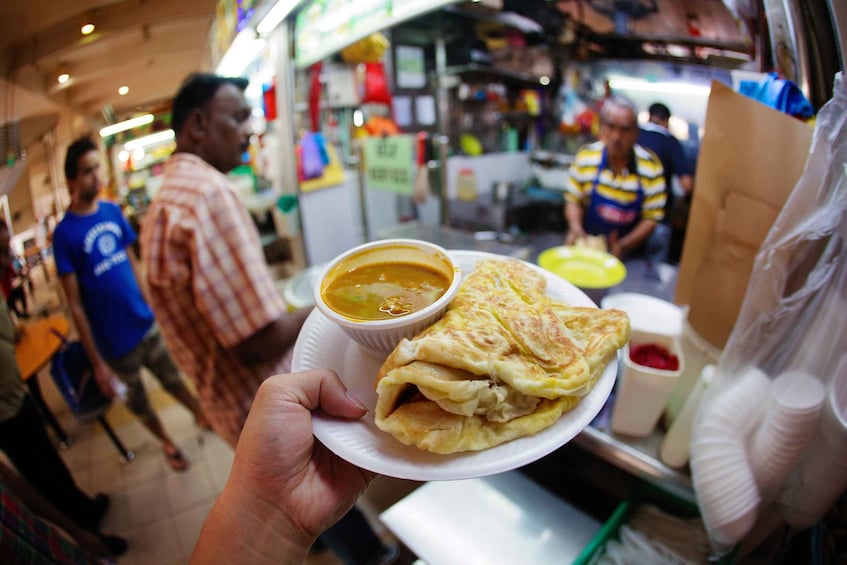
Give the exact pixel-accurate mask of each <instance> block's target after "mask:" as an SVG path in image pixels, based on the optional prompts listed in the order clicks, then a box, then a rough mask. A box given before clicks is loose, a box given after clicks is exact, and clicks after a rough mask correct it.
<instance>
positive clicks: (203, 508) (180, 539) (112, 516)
mask: <svg viewBox="0 0 847 565" xmlns="http://www.w3.org/2000/svg"><path fill="white" fill-rule="evenodd" d="M40 377H41V384H42V391H43V392H44V396H45V400H46V401H47V402H48V404H49V405H50V406H51V408H53V410H54V414H55V415H56V417H57V418H58V420H59V422H60V423H61V425H62V427H63V428H64V429H65V431H66V432H67V433H68V434H69V435H70V436H71V438H72V444H71V445H70V447H68V448H67V449H61V450H60V453H61V455H62V457H63V458H64V459H65V462H66V463H67V465H68V468H69V469H70V470H71V472H72V473H73V475H74V478H75V479H76V481H77V484H78V485H79V486H80V488H82V489H83V490H84V491H86V492H88V493H89V494H92V495H93V494H94V493H98V492H104V493H107V494H109V495H110V496H111V498H112V505H111V508H110V510H109V512H108V514H107V515H106V517H105V519H104V521H103V525H102V530H103V531H104V532H108V533H112V534H116V535H120V536H122V537H125V538H126V539H127V541H128V542H129V552H128V553H127V554H126V555H125V556H124V557H123V558H121V559H120V562H121V563H137V564H152V563H162V564H168V563H185V562H187V560H188V557H189V556H190V555H191V551H192V549H193V547H194V544H195V542H196V541H197V536H198V534H199V533H200V529H201V527H202V525H203V522H204V521H205V519H206V515H207V514H208V512H209V509H210V508H211V506H212V503H213V502H214V501H215V498H216V497H217V495H218V493H219V492H220V491H221V489H222V488H223V486H224V483H225V482H226V479H227V477H228V475H229V470H230V467H231V466H232V459H233V451H232V449H231V448H230V447H229V446H227V445H226V444H225V443H224V442H223V441H222V440H220V439H219V438H218V437H217V436H216V435H215V434H213V433H210V432H201V431H200V430H199V429H198V428H197V427H196V426H195V424H194V422H193V418H192V416H191V413H190V412H188V410H186V409H185V408H183V407H182V406H181V405H179V404H176V403H175V402H173V401H172V400H171V399H170V398H169V397H168V396H167V394H166V393H165V392H163V391H162V390H161V388H159V387H158V383H156V382H155V381H154V380H153V379H152V378H150V379H147V378H146V376H145V380H146V381H148V384H149V385H150V386H148V391H150V392H151V399H152V400H153V402H154V406H157V408H158V413H159V417H160V418H161V420H162V423H163V425H164V426H165V429H166V430H167V431H168V433H169V434H170V435H171V437H173V438H174V441H175V442H176V443H177V444H178V445H179V446H180V448H181V449H182V451H183V453H184V454H185V456H186V458H187V459H188V460H189V462H190V467H189V469H188V470H187V471H186V472H183V473H177V472H174V471H173V470H171V469H170V468H169V467H168V465H167V463H166V461H165V458H164V456H163V454H162V450H161V447H160V444H159V442H158V440H157V439H156V438H155V437H154V436H153V435H152V434H150V433H149V432H148V431H147V430H146V429H145V428H144V427H142V426H141V424H140V423H138V422H137V421H136V420H135V419H133V417H132V416H131V415H130V414H129V413H128V412H127V410H126V408H124V407H123V406H122V405H119V404H116V405H113V406H112V408H111V409H110V413H109V414H108V416H107V419H108V420H109V421H110V423H112V426H113V428H114V429H115V432H116V434H117V435H118V437H119V438H120V439H121V441H122V442H123V443H124V445H125V446H126V447H127V448H128V449H130V450H131V451H133V452H134V453H135V459H134V460H133V461H131V462H128V463H122V462H121V461H120V455H119V453H118V450H117V449H116V448H115V446H114V445H113V444H112V443H111V441H110V440H109V438H108V436H107V435H106V433H105V432H104V431H103V430H102V428H101V427H100V425H99V424H97V423H93V424H79V423H78V422H76V421H75V418H74V416H73V415H72V414H71V413H70V411H69V410H68V409H67V408H66V407H64V406H62V399H61V398H60V397H59V395H58V392H57V391H56V389H55V387H54V386H53V383H52V382H51V381H49V379H48V375H46V374H42V375H40Z"/></svg>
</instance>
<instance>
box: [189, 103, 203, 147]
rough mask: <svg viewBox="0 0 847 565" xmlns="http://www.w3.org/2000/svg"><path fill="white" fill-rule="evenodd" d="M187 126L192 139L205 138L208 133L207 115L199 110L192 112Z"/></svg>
mask: <svg viewBox="0 0 847 565" xmlns="http://www.w3.org/2000/svg"><path fill="white" fill-rule="evenodd" d="M185 125H186V127H187V129H188V133H189V134H190V135H191V137H192V138H194V139H198V138H200V137H203V136H204V135H205V133H206V113H205V112H204V111H202V110H201V109H199V108H195V109H193V110H191V111H190V112H189V113H188V119H186V120H185Z"/></svg>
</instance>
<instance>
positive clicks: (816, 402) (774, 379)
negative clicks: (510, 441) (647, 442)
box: [691, 73, 847, 552]
mask: <svg viewBox="0 0 847 565" xmlns="http://www.w3.org/2000/svg"><path fill="white" fill-rule="evenodd" d="M845 336H847V85H845V82H844V77H843V76H842V74H841V73H839V74H838V75H837V76H836V80H835V86H834V93H833V98H832V100H830V101H829V102H828V103H827V104H826V105H825V106H824V107H823V108H822V109H821V111H820V112H819V114H818V117H817V124H816V127H815V132H814V138H813V141H812V146H811V149H810V154H809V158H808V160H807V162H806V167H805V169H804V171H803V174H802V176H801V177H800V179H799V181H798V182H797V185H796V186H795V187H794V190H793V191H792V193H791V196H790V197H789V198H788V200H787V202H786V203H785V206H784V207H783V209H782V211H781V212H780V215H779V217H778V218H777V220H776V222H775V223H774V225H773V227H772V228H771V230H770V232H769V233H768V236H767V237H766V238H765V241H764V242H763V244H762V246H761V247H760V249H759V252H758V254H757V256H756V261H755V265H754V268H753V272H752V274H751V277H750V282H749V285H748V287H747V293H746V295H745V298H744V303H743V305H742V307H741V311H740V313H739V316H738V319H737V321H736V323H735V326H734V329H733V331H732V334H731V335H730V337H729V340H728V342H727V344H726V346H725V347H724V350H723V354H722V356H721V359H720V363H719V365H718V369H717V373H716V376H715V380H714V382H713V384H712V386H711V387H710V388H709V390H708V391H707V393H706V395H705V396H704V400H703V403H702V405H701V407H700V409H699V410H698V413H697V416H696V418H695V423H694V428H693V431H692V445H691V454H692V457H691V466H692V475H693V480H694V485H695V489H696V490H697V495H698V499H701V498H702V499H704V500H713V501H717V502H715V503H714V504H713V505H711V506H710V505H709V504H702V503H701V511H702V512H703V520H704V523H705V525H706V529H707V531H708V532H709V535H710V537H711V538H712V542H713V545H714V546H715V548H716V549H717V550H718V552H725V551H729V549H731V547H732V546H733V545H735V544H736V543H738V542H740V541H741V540H743V539H744V538H745V537H746V536H748V535H749V534H750V532H751V530H752V529H753V528H754V526H755V524H756V522H757V521H759V520H760V519H762V517H763V516H764V515H765V514H766V513H772V512H774V511H776V512H778V513H781V515H782V517H783V519H785V520H787V521H788V523H789V525H794V526H796V527H805V526H807V525H810V524H811V523H813V522H814V521H815V520H817V519H819V518H820V517H821V516H822V515H823V513H824V512H825V511H826V510H827V509H828V508H829V506H831V505H832V504H833V503H834V502H835V501H836V500H837V498H838V496H839V495H840V494H841V493H842V492H843V491H844V488H845V487H847V472H845V466H840V467H839V466H838V465H835V464H834V463H833V462H837V461H842V462H844V461H847V451H844V452H841V453H839V452H838V449H842V450H843V449H847V428H845V427H844V422H845V421H846V420H847V414H844V413H840V414H839V413H838V412H843V411H844V410H845V408H847V407H845V406H844V405H845V404H847V398H845V399H843V400H841V397H843V396H847V393H845V394H840V393H839V392H838V391H840V390H847V385H845V386H841V387H839V386H836V385H837V384H840V383H841V381H840V380H839V379H847V358H846V357H845V354H844V353H843V352H844V349H845V348H844V343H845ZM762 374H764V375H765V376H766V377H767V378H768V379H770V382H771V383H772V384H773V386H770V387H760V388H759V390H760V391H761V394H759V395H756V396H755V398H751V399H750V400H748V401H747V402H748V403H747V405H746V406H745V407H744V408H742V409H737V410H735V411H730V412H727V411H726V410H724V411H720V407H721V406H726V403H727V401H729V402H731V401H732V400H733V399H736V400H737V398H738V395H739V394H741V393H742V392H744V391H746V390H751V387H752V386H753V385H754V384H755V383H756V382H761V381H760V380H757V379H760V378H761V375H762ZM836 376H837V378H836ZM780 377H782V380H778V379H779V378H780ZM810 378H811V379H814V380H809V379H810ZM816 381H819V383H820V386H818V382H816ZM777 383H780V384H781V385H783V386H777ZM792 386H793V387H798V386H799V387H802V390H800V391H799V392H801V393H802V394H794V392H798V391H797V389H796V388H795V390H794V392H792V389H791V387H792ZM812 389H814V390H812ZM815 391H825V392H819V393H816V392H815ZM780 394H782V403H781V401H780ZM797 399H799V400H797ZM803 402H806V404H803ZM792 403H793V405H792ZM780 410H782V412H783V413H787V414H792V413H796V414H802V415H803V417H802V418H796V423H792V422H794V420H795V419H791V418H789V419H788V420H786V419H785V418H783V420H785V421H788V422H789V423H788V424H782V425H785V426H789V427H790V426H794V427H795V428H796V429H790V430H789V432H791V433H788V434H785V435H792V434H793V437H795V438H801V439H800V440H799V441H800V442H801V443H800V444H799V448H797V447H798V446H797V445H795V446H794V447H795V449H793V450H785V451H786V452H787V451H790V452H791V457H790V458H782V460H779V459H780V458H779V457H773V458H771V459H772V460H771V461H769V462H768V463H764V462H763V461H762V460H761V458H760V459H759V461H757V462H754V459H756V458H755V457H753V456H752V452H753V451H754V447H753V446H756V449H760V448H761V444H762V436H761V434H763V433H764V430H766V429H767V428H768V426H771V425H772V424H773V423H774V421H775V420H777V419H778V416H779V413H780ZM792 410H794V412H791V411H792ZM783 415H784V414H783ZM801 425H802V426H806V428H804V429H800V426H801ZM771 431H773V430H771ZM782 435H783V434H774V433H771V434H770V436H771V437H774V438H777V439H774V440H772V441H774V442H778V441H780V438H781V437H782ZM822 438H826V441H823V440H822ZM842 439H843V441H842ZM718 445H723V446H724V447H722V448H718V447H716V446H718ZM727 446H729V447H727ZM771 447H772V448H773V453H780V448H781V446H780V445H779V444H778V443H775V444H774V445H772V446H771ZM720 449H724V451H725V452H727V453H735V454H739V458H740V459H743V461H736V462H735V463H737V464H738V468H740V469H741V471H740V472H739V473H737V475H740V474H743V475H745V480H746V482H744V481H734V480H733V478H732V477H730V478H723V479H722V480H714V478H711V477H707V476H705V475H706V474H708V471H707V470H709V469H712V468H713V467H712V466H709V465H707V462H708V461H709V460H710V457H712V456H714V455H715V452H716V450H718V451H719V450H720ZM822 457H823V459H822ZM824 459H826V460H827V461H829V462H830V467H829V469H828V470H825V471H822V470H821V469H815V470H816V473H814V474H810V473H809V468H808V467H807V465H814V466H820V465H821V462H822V461H823V460H824ZM766 464H773V465H775V466H778V467H779V468H777V469H767V470H763V469H762V468H761V466H762V465H766ZM756 465H758V466H759V468H754V467H755V466H756ZM804 468H805V470H804ZM748 471H749V474H748ZM763 471H766V472H763ZM750 475H752V476H753V477H756V478H757V480H756V482H755V488H754V489H752V490H751V486H750V482H749V477H750ZM763 476H765V477H768V481H769V482H768V484H762V483H763V480H762V479H761V477H763ZM808 477H813V479H814V481H821V480H823V481H825V482H826V484H827V487H828V488H826V489H821V488H817V489H813V486H814V485H812V484H811V483H810V481H809V479H808ZM710 478H711V479H712V480H710ZM736 483H737V485H736V486H737V488H739V489H741V490H740V491H739V492H743V494H737V493H736V494H734V495H733V496H729V494H730V493H729V492H728V490H729V489H731V488H733V485H735V484H736ZM741 483H744V487H743V488H742V486H739V485H741ZM818 486H819V485H818ZM727 500H733V501H734V503H735V508H734V509H729V510H727V508H726V504H728V503H725V501H727ZM722 504H723V506H721V505H722ZM762 523H764V522H762Z"/></svg>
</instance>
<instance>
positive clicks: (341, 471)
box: [191, 370, 375, 565]
mask: <svg viewBox="0 0 847 565" xmlns="http://www.w3.org/2000/svg"><path fill="white" fill-rule="evenodd" d="M317 409H320V410H322V411H323V412H325V413H326V414H329V415H332V416H337V417H341V418H348V419H358V418H361V417H362V416H363V415H364V414H365V412H366V409H365V408H364V407H363V406H362V405H361V404H359V402H358V401H357V400H355V399H354V398H352V397H351V396H349V395H348V394H347V391H346V389H345V388H344V385H343V384H342V383H341V380H340V379H339V378H338V376H337V375H336V374H335V373H334V372H332V371H329V370H316V371H306V372H303V373H294V374H290V375H275V376H272V377H270V378H268V379H267V380H265V381H264V382H263V383H262V385H261V387H259V391H258V393H257V394H256V398H255V400H254V402H253V406H252V407H251V409H250V414H249V415H248V417H247V422H246V423H245V425H244V429H243V431H242V432H241V437H240V438H239V440H238V446H237V448H236V450H235V459H234V461H233V465H232V471H231V472H230V475H229V480H228V481H227V483H226V486H225V487H224V489H223V491H222V492H221V494H220V496H219V497H218V499H217V500H216V501H215V504H214V506H213V507H212V510H211V512H210V513H209V516H208V518H207V519H206V523H205V524H204V526H203V529H202V531H201V532H200V537H199V539H198V541H197V545H196V546H195V548H194V553H193V555H192V556H191V563H198V564H199V563H202V564H204V565H206V564H209V563H226V564H230V563H251V564H253V563H275V564H279V563H283V564H289V563H292V564H293V563H303V562H304V560H305V559H306V555H307V554H308V551H309V548H310V547H311V545H312V543H313V542H314V540H315V538H316V537H317V536H318V535H319V534H320V533H321V532H323V531H324V530H326V529H327V528H329V527H330V526H331V525H333V524H334V523H335V522H337V521H338V520H339V519H340V518H341V517H342V516H343V515H344V514H345V513H346V512H347V511H348V510H349V509H350V508H351V507H352V506H353V504H354V503H355V502H356V499H357V498H358V497H359V495H361V494H362V493H363V492H364V491H365V489H366V488H367V486H368V484H369V483H370V481H371V480H372V479H373V478H374V476H375V475H374V474H373V473H371V472H369V471H365V470H363V469H359V468H358V467H356V466H354V465H353V464H351V463H348V462H346V461H344V460H342V459H340V458H339V457H337V456H336V455H334V454H333V453H332V452H331V451H329V450H328V449H327V448H325V447H324V446H323V445H321V444H320V443H319V442H317V441H315V438H314V437H313V435H312V419H311V411H313V410H317ZM280 430H285V433H281V432H280Z"/></svg>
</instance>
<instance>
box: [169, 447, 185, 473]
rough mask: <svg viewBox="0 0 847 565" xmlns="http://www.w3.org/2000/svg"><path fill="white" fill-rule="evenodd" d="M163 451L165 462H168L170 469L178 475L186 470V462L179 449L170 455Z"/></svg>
mask: <svg viewBox="0 0 847 565" xmlns="http://www.w3.org/2000/svg"><path fill="white" fill-rule="evenodd" d="M163 451H164V453H165V460H166V461H167V462H168V465H169V466H170V468H171V469H173V470H174V471H177V472H179V473H181V472H183V471H187V470H188V460H187V459H186V458H185V457H183V455H182V452H181V451H180V450H179V449H175V450H174V451H173V452H171V453H168V452H167V450H163Z"/></svg>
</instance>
